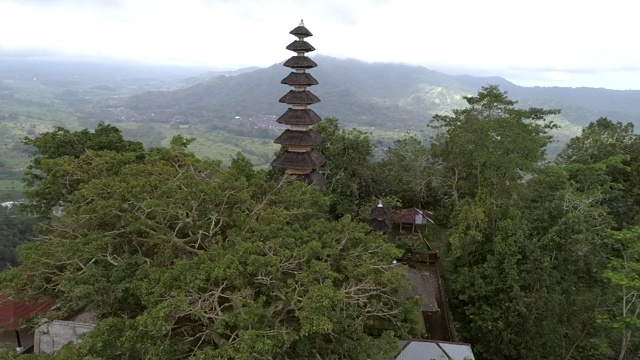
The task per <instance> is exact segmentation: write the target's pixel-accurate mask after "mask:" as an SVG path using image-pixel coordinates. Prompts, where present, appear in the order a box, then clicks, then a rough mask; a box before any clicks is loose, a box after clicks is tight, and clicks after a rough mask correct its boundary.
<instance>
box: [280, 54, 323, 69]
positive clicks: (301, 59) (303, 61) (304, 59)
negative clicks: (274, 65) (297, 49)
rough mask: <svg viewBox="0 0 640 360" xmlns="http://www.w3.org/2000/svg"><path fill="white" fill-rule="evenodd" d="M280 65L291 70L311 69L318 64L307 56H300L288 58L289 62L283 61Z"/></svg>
mask: <svg viewBox="0 0 640 360" xmlns="http://www.w3.org/2000/svg"><path fill="white" fill-rule="evenodd" d="M282 65H284V66H286V67H288V68H292V69H312V68H314V67H316V66H318V64H316V62H315V61H313V60H311V58H309V57H308V56H301V55H296V56H292V57H290V58H289V60H287V61H285V62H284V64H282Z"/></svg>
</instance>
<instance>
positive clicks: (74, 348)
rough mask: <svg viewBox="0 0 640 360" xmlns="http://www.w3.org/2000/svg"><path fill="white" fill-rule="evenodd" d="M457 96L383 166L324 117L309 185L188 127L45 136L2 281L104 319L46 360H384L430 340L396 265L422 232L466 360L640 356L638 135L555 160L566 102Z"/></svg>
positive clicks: (360, 137) (590, 144)
mask: <svg viewBox="0 0 640 360" xmlns="http://www.w3.org/2000/svg"><path fill="white" fill-rule="evenodd" d="M462 100H463V101H464V102H465V106H462V107H459V108H455V109H453V110H452V111H449V112H446V113H442V114H436V115H435V116H434V117H433V120H432V121H430V122H429V126H430V127H431V128H432V129H433V134H434V136H433V138H431V139H430V141H429V142H428V143H427V142H423V141H422V140H421V139H420V138H418V137H416V136H413V135H407V136H405V137H403V138H401V139H399V140H397V141H396V142H395V144H394V145H393V146H391V147H390V148H389V149H387V150H386V151H385V152H384V154H383V155H382V156H381V158H380V159H376V157H375V156H374V146H373V144H372V141H371V138H370V137H369V135H368V134H367V133H366V132H363V131H361V130H358V129H350V128H344V127H341V126H339V121H338V120H337V119H335V118H327V119H325V120H324V121H323V122H322V123H320V124H319V125H317V126H316V130H317V131H318V132H319V133H320V134H321V135H322V136H323V137H324V141H323V143H322V145H320V146H319V147H318V150H319V151H321V152H322V153H323V154H325V156H326V158H327V164H326V165H325V166H324V167H323V168H322V169H321V171H322V172H323V173H324V175H325V176H326V178H327V185H326V187H325V188H324V189H323V190H322V191H318V190H317V189H315V188H312V187H308V186H306V185H304V184H302V183H299V182H295V181H290V179H288V178H284V179H283V178H282V177H281V176H280V173H279V172H277V171H274V170H255V168H254V166H253V164H252V163H251V162H250V161H249V160H248V159H247V158H246V157H244V156H242V155H240V154H238V155H237V156H236V157H234V159H233V161H231V163H230V165H229V166H222V165H221V164H220V162H216V161H210V160H204V159H200V158H198V157H197V156H195V155H194V154H192V153H190V152H189V151H187V150H186V148H187V146H188V145H189V144H190V142H191V140H189V139H185V138H184V137H176V138H174V139H173V140H172V142H171V144H170V146H168V147H161V148H151V149H144V148H143V147H142V144H140V143H138V142H134V141H130V140H127V139H125V138H123V137H122V133H121V132H120V130H119V129H117V128H116V127H115V126H113V125H105V124H101V125H100V126H99V127H98V129H97V130H96V131H95V132H91V131H87V130H85V131H80V132H72V131H66V130H64V129H59V130H58V131H56V132H54V133H50V134H48V135H43V136H38V137H36V138H34V139H32V140H30V141H29V144H30V145H31V146H33V147H34V151H35V152H34V157H33V160H32V163H31V166H30V167H29V172H28V179H29V181H28V182H27V189H26V195H27V198H28V200H29V206H28V209H29V211H30V213H31V214H34V215H35V214H37V215H39V218H40V222H41V225H46V228H43V229H46V231H45V232H42V233H41V235H45V236H46V241H44V239H43V240H41V241H35V242H32V243H29V244H28V245H25V246H22V247H21V248H20V249H19V254H20V261H21V265H19V266H18V267H15V268H13V269H11V270H9V271H6V272H3V273H1V274H0V287H2V289H3V291H6V292H11V293H12V294H14V295H15V296H21V297H23V298H29V299H38V298H49V299H56V300H57V301H58V302H59V303H60V304H63V306H62V308H61V310H59V311H58V312H55V313H52V314H49V315H48V316H49V318H50V319H51V318H55V317H63V316H65V310H71V309H72V308H73V307H74V306H77V305H78V304H82V306H86V309H89V310H91V311H93V312H95V313H96V314H98V316H99V318H100V319H101V321H100V322H99V323H98V325H97V327H96V328H95V330H93V331H92V332H90V333H88V334H87V335H86V337H85V338H84V341H83V343H81V344H77V345H71V346H68V347H66V348H65V349H64V350H63V351H61V352H60V353H58V354H56V355H55V356H53V357H52V358H53V359H64V360H72V359H73V360H76V359H79V358H99V359H114V360H115V359H122V358H128V359H148V358H157V359H182V358H184V359H186V358H193V359H251V358H256V357H257V356H262V357H264V358H271V359H301V358H305V359H307V358H322V359H343V358H344V359H363V360H364V359H371V358H376V359H392V358H393V355H394V354H396V353H397V352H398V350H399V345H398V344H399V342H397V340H400V339H407V338H408V337H412V336H413V337H416V336H418V337H419V336H422V335H424V334H425V332H426V333H428V332H429V330H430V329H425V328H420V326H417V324H416V316H415V315H416V310H417V305H418V300H419V299H416V298H415V297H412V296H409V295H408V294H409V293H410V292H408V287H407V286H408V284H407V283H406V281H405V280H404V279H405V278H404V276H403V266H398V264H394V260H400V259H401V258H402V255H403V254H407V253H416V252H420V251H424V250H425V247H426V244H427V243H426V242H423V241H422V240H421V239H420V236H424V238H425V239H426V240H427V242H428V243H429V244H431V246H432V247H434V248H436V249H438V250H439V253H440V256H441V258H442V259H443V261H444V272H445V274H444V275H445V279H446V284H447V289H448V297H449V301H450V307H451V310H452V313H453V320H454V324H455V330H456V333H457V334H458V337H459V339H458V340H460V341H464V342H469V343H470V344H472V347H473V350H474V354H475V356H476V359H479V360H484V359H492V360H495V359H498V360H511V359H532V360H543V359H567V360H570V359H575V360H578V359H603V360H609V359H611V360H614V359H619V360H631V359H636V358H638V356H640V337H639V336H638V335H639V334H640V326H639V325H638V324H640V319H639V318H638V316H639V314H640V300H639V299H640V296H639V294H640V293H639V292H640V283H639V282H638V269H640V246H639V244H640V242H639V240H640V136H639V135H637V134H636V133H634V125H633V124H631V123H623V122H617V121H614V120H611V119H608V118H597V119H593V120H592V121H591V122H590V123H589V124H588V125H587V126H586V127H585V128H584V129H583V130H582V131H581V133H580V134H579V136H576V137H574V138H572V139H571V140H570V141H569V142H568V144H567V145H566V146H565V147H564V148H563V149H562V151H561V152H560V155H559V156H558V157H557V159H556V160H555V161H553V162H549V161H546V160H545V150H546V148H547V147H548V146H549V145H550V142H551V137H550V136H549V132H550V131H552V130H553V129H554V127H556V125H555V124H554V122H553V121H550V120H549V119H550V118H553V117H554V116H555V115H557V112H558V110H555V109H549V108H530V107H521V106H520V105H521V104H517V103H516V102H515V101H513V99H511V98H509V96H508V95H507V94H506V93H504V92H503V91H502V90H501V89H500V88H499V87H497V86H489V87H485V88H482V90H481V91H479V92H478V93H477V94H476V95H474V96H468V97H465V98H463V99H462ZM78 143H79V144H81V148H82V150H84V151H77V150H76V149H75V147H74V146H71V145H70V144H78ZM378 200H382V201H383V202H384V203H385V204H387V206H390V207H394V208H402V207H411V206H416V207H419V208H422V209H425V208H426V209H430V210H433V212H434V214H435V218H434V220H435V222H436V225H435V226H430V227H428V228H427V229H426V231H424V230H425V229H423V231H421V233H420V234H421V235H416V236H405V235H403V234H402V233H400V232H398V231H397V229H396V230H395V231H394V232H392V234H391V236H388V237H385V236H381V235H379V234H377V233H374V232H372V231H369V228H368V225H366V222H367V221H368V220H369V217H368V215H369V212H370V209H371V208H372V206H374V205H375V204H376V203H377V202H378ZM61 205H62V206H64V214H63V215H62V216H61V217H59V218H58V217H54V216H52V215H51V214H52V208H55V207H59V206H61ZM11 351H13V350H11ZM7 354H9V353H8V352H7ZM25 358H26V359H28V358H29V357H28V356H27V357H25ZM31 358H36V359H42V358H45V359H50V358H51V357H42V356H36V355H32V356H31Z"/></svg>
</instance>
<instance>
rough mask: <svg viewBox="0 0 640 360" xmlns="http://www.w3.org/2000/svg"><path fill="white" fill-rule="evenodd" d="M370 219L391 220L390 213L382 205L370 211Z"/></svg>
mask: <svg viewBox="0 0 640 360" xmlns="http://www.w3.org/2000/svg"><path fill="white" fill-rule="evenodd" d="M370 218H371V219H377V220H384V219H389V218H391V211H390V210H389V209H388V208H386V207H384V206H382V204H380V205H378V206H376V207H374V208H373V209H371V217H370Z"/></svg>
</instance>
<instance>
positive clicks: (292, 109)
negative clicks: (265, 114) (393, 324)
mask: <svg viewBox="0 0 640 360" xmlns="http://www.w3.org/2000/svg"><path fill="white" fill-rule="evenodd" d="M289 33H290V34H292V35H294V36H296V37H297V38H298V39H297V40H295V41H293V42H292V43H291V44H289V45H288V46H287V50H291V51H293V52H295V53H296V55H294V56H292V57H291V58H290V59H289V60H287V61H285V63H284V66H286V67H288V68H291V69H292V70H293V71H292V72H291V73H290V74H289V75H287V77H285V78H284V79H282V81H281V83H282V84H285V85H289V86H291V90H289V92H288V93H286V94H285V95H284V96H283V97H281V98H280V100H279V101H280V102H281V103H284V104H288V105H289V108H288V109H287V111H285V113H284V114H282V116H280V117H279V118H278V119H277V120H276V121H277V122H278V123H280V124H285V125H289V129H287V130H285V131H284V132H283V133H282V134H281V135H280V136H279V137H278V138H277V139H276V140H275V141H274V142H275V143H276V144H280V145H282V146H283V147H285V149H284V150H285V151H284V152H282V153H281V154H280V155H279V156H278V157H277V158H276V159H275V160H273V161H272V162H271V166H273V167H279V168H284V169H285V173H287V174H289V175H293V176H297V177H298V178H299V179H301V180H303V181H305V182H307V183H308V184H313V185H317V186H320V187H323V186H324V185H325V183H326V179H325V178H324V176H323V175H322V174H320V173H319V172H318V169H319V168H320V167H321V166H322V165H324V163H325V162H326V159H325V157H324V156H323V155H322V154H321V153H320V152H319V151H317V150H314V149H313V147H314V146H317V145H319V144H320V143H321V142H322V136H321V135H320V134H318V133H317V132H316V131H315V130H313V125H316V124H317V123H319V122H320V121H322V119H321V118H320V116H318V114H316V113H315V111H313V110H312V109H309V105H313V104H315V103H318V102H320V99H319V98H318V97H317V96H316V95H314V94H313V93H312V92H311V91H309V90H307V87H309V86H313V85H318V80H316V79H315V78H314V77H313V76H311V74H309V73H308V72H307V70H309V69H312V68H314V67H316V66H318V65H317V64H316V63H315V61H313V60H311V59H310V58H309V57H308V56H306V54H307V53H308V52H311V51H314V50H315V48H314V47H313V46H311V44H309V43H308V42H307V41H305V38H307V37H309V36H313V34H311V32H310V31H309V30H308V29H307V28H306V27H305V26H304V22H303V21H300V25H298V26H297V27H296V28H295V29H293V30H291V31H290V32H289Z"/></svg>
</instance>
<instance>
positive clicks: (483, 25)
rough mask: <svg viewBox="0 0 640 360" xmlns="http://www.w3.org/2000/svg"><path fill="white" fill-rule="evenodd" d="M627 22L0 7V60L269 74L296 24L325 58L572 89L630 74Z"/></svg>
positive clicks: (190, 3) (503, 10)
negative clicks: (245, 69) (33, 56)
mask: <svg viewBox="0 0 640 360" xmlns="http://www.w3.org/2000/svg"><path fill="white" fill-rule="evenodd" d="M635 14H636V12H635V7H634V6H633V2H629V1H623V0H612V1H609V2H607V3H602V2H595V1H591V0H585V1H583V2H573V1H557V0H554V1H552V0H539V1H536V2H533V1H526V2H525V1H504V0H485V1H475V0H459V1H434V0H428V1H422V0H420V1H419V0H350V1H344V0H307V1H299V0H298V1H294V0H218V1H205V0H181V1H175V0H119V1H108V0H102V1H81V0H66V1H65V0H47V1H44V0H41V1H33V0H31V1H18V0H12V1H9V0H0V51H16V50H31V51H33V50H41V51H55V52H58V53H60V54H73V55H89V56H100V57H114V58H122V59H134V60H140V61H152V62H160V63H182V64H198V65H202V64H206V65H211V66H216V67H241V66H249V65H258V66H267V65H270V64H273V63H275V62H278V61H282V60H284V59H286V58H287V57H288V56H290V53H289V52H288V51H286V50H285V49H284V47H285V46H286V45H287V44H288V42H290V41H291V40H293V38H292V37H291V36H290V35H288V34H287V32H288V31H289V30H290V29H292V28H293V27H295V26H296V25H297V23H298V21H299V19H300V18H304V19H305V22H306V24H307V26H308V28H309V29H310V30H311V31H312V32H313V33H314V34H315V35H316V36H314V37H313V38H311V39H310V40H309V41H310V42H311V43H312V44H313V45H314V46H315V47H316V48H317V49H318V52H319V53H322V54H326V55H333V56H339V57H352V58H357V59H362V60H368V61H393V62H405V63H411V64H420V65H424V66H427V67H430V68H436V69H438V68H458V69H469V70H470V71H473V70H474V69H476V70H482V71H483V72H484V73H493V74H494V75H503V76H504V74H506V73H509V72H514V71H524V72H527V73H529V74H533V73H538V74H539V75H538V76H539V79H540V80H541V81H544V80H545V79H548V80H550V81H563V82H566V83H568V84H570V83H571V81H572V80H574V79H576V76H574V74H575V73H576V72H580V73H581V74H582V75H581V77H582V78H584V77H586V76H587V75H586V74H587V73H600V74H604V73H607V72H609V73H611V71H614V70H625V71H627V72H631V73H634V74H635V73H636V72H637V71H640V69H638V65H637V64H640V47H637V46H635V44H636V43H637V39H636V37H637V36H636V30H635V29H634V23H635V17H636V15H635ZM549 74H556V75H557V74H568V76H567V75H563V76H564V80H558V79H555V80H554V79H553V76H552V77H551V78H550V77H549ZM616 78H617V77H616ZM593 79H594V81H598V83H593V84H591V85H590V86H606V87H612V86H614V85H611V84H610V83H609V82H608V81H607V78H606V77H602V76H597V77H593ZM629 79H634V77H629ZM612 83H613V82H612ZM615 83H616V84H617V85H615V86H620V84H622V83H623V81H622V79H617V80H616V81H615ZM623 86H624V87H635V88H640V85H633V84H632V83H630V82H629V83H627V84H624V85H623Z"/></svg>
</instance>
